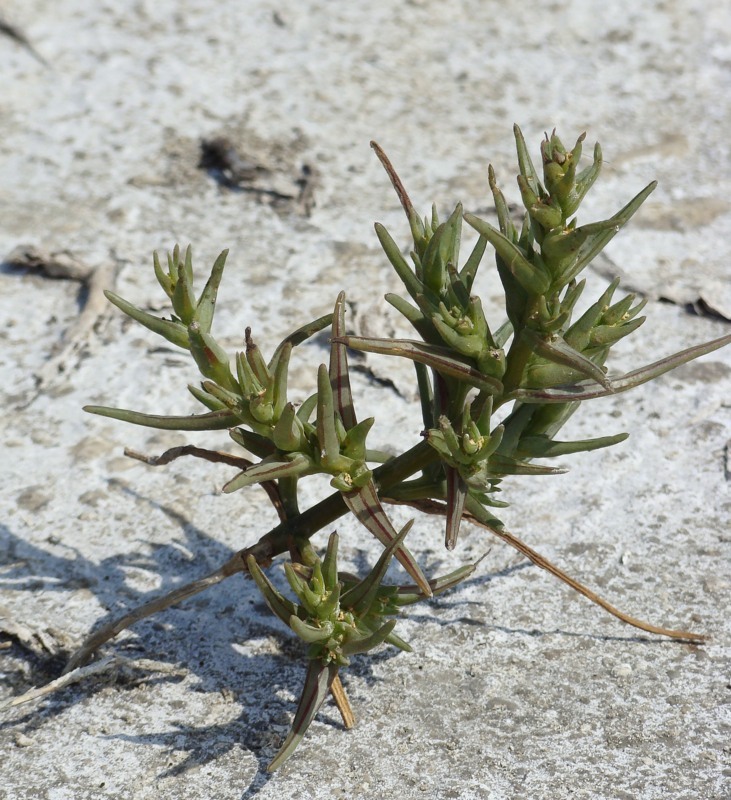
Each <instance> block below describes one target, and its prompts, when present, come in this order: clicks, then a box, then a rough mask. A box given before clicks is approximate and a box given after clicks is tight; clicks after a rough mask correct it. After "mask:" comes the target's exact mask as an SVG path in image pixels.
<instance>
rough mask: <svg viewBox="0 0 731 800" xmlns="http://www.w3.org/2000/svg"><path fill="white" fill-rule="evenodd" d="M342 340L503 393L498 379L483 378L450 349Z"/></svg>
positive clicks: (408, 341) (402, 341)
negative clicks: (416, 362)
mask: <svg viewBox="0 0 731 800" xmlns="http://www.w3.org/2000/svg"><path fill="white" fill-rule="evenodd" d="M342 341H343V342H344V343H345V344H346V345H347V346H348V347H352V348H353V349H354V350H363V351H365V352H367V353H381V354H383V355H393V356H401V357H402V358H410V359H411V360H412V361H418V362H420V363H422V364H426V366H428V367H431V368H432V369H434V370H436V371H437V372H440V373H441V374H443V375H447V376H449V377H451V378H456V379H457V380H459V381H462V382H464V383H466V384H468V385H469V386H474V387H476V388H478V389H484V390H485V391H488V392H490V393H491V394H500V393H501V392H502V388H503V385H502V383H501V382H500V381H499V380H497V378H491V377H489V376H487V375H483V374H482V373H480V372H479V371H478V370H476V369H475V368H474V367H472V366H470V365H469V364H468V363H467V361H466V358H465V359H464V360H462V359H460V358H459V357H458V356H456V355H454V353H453V352H452V351H451V350H450V349H449V348H448V347H440V346H439V345H433V344H425V343H423V342H416V341H412V340H411V339H367V338H365V337H360V336H344V337H342Z"/></svg>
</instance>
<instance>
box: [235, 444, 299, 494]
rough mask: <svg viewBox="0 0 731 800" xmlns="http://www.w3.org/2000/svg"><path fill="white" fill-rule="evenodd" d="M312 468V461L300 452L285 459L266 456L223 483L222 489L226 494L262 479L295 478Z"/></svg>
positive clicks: (259, 481)
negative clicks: (258, 462)
mask: <svg viewBox="0 0 731 800" xmlns="http://www.w3.org/2000/svg"><path fill="white" fill-rule="evenodd" d="M312 468H313V464H312V462H311V461H310V459H309V458H308V457H307V456H305V455H303V454H302V453H295V454H294V455H292V456H289V457H288V458H285V459H278V458H277V457H276V456H268V457H267V458H265V459H264V460H263V461H262V462H261V463H260V464H254V466H253V467H249V469H247V470H245V471H244V472H240V473H239V474H238V475H237V476H236V477H235V478H232V479H231V480H230V481H229V482H228V483H226V484H224V487H223V491H224V492H226V493H227V494H228V493H229V492H235V491H237V490H238V489H243V488H244V486H251V485H252V484H254V483H261V482H262V481H274V480H277V479H278V478H296V477H299V476H301V475H304V474H306V473H307V472H310V471H311V470H312Z"/></svg>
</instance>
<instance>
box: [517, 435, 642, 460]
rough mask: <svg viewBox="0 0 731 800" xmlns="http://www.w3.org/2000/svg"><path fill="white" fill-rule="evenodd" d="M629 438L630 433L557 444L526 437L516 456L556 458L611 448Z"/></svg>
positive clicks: (542, 438)
mask: <svg viewBox="0 0 731 800" xmlns="http://www.w3.org/2000/svg"><path fill="white" fill-rule="evenodd" d="M628 436H629V434H628V433H618V434H615V435H614V436H600V437H597V438H596V439H580V440H577V441H575V442H556V441H554V440H553V439H551V438H549V437H548V436H525V437H523V438H522V439H521V440H520V445H519V446H518V449H517V451H516V454H517V455H518V457H519V458H555V457H556V456H566V455H570V454H572V453H584V452H588V451H589V450H599V449H600V448H602V447H611V446H612V445H614V444H619V442H623V441H624V440H625V439H627V437H628Z"/></svg>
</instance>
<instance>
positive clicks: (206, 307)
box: [193, 250, 228, 333]
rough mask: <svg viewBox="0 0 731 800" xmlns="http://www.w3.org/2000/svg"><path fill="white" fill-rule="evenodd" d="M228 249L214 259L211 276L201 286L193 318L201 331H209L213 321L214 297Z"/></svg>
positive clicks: (216, 293)
mask: <svg viewBox="0 0 731 800" xmlns="http://www.w3.org/2000/svg"><path fill="white" fill-rule="evenodd" d="M227 256H228V250H224V251H223V252H222V253H221V255H219V256H218V258H217V259H216V260H215V262H214V264H213V268H212V269H211V276H210V278H208V281H207V282H206V285H205V286H204V287H203V291H202V292H201V296H200V297H199V298H198V303H197V305H196V309H195V314H194V316H193V319H194V320H195V321H196V322H197V323H198V324H199V325H200V328H201V330H202V331H203V333H210V332H211V324H212V323H213V313H214V311H215V310H216V297H217V295H218V287H219V286H220V284H221V278H222V277H223V268H224V267H225V266H226V257H227Z"/></svg>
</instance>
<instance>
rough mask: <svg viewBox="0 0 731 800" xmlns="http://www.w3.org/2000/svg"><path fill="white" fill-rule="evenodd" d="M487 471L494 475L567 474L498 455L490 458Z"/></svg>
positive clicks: (554, 468) (556, 469) (557, 469)
mask: <svg viewBox="0 0 731 800" xmlns="http://www.w3.org/2000/svg"><path fill="white" fill-rule="evenodd" d="M489 470H490V472H491V473H492V474H496V475H563V474H564V473H565V472H568V470H567V469H562V468H561V467H543V466H539V465H538V464H529V463H527V462H525V461H519V460H518V459H516V458H509V457H507V456H500V455H493V456H492V458H491V459H490V463H489Z"/></svg>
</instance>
